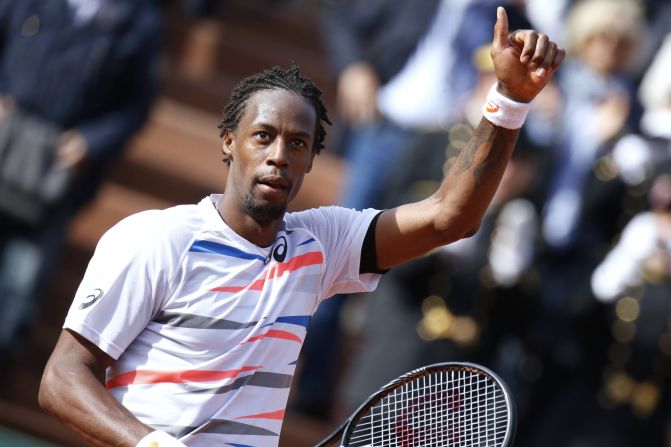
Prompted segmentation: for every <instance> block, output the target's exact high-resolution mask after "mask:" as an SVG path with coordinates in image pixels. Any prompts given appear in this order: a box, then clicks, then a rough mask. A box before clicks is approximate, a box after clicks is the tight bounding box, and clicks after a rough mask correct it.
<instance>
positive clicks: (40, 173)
mask: <svg viewBox="0 0 671 447" xmlns="http://www.w3.org/2000/svg"><path fill="white" fill-rule="evenodd" d="M501 4H502V5H504V6H505V7H506V10H507V12H508V16H509V19H510V22H511V29H517V28H529V27H533V28H535V29H538V30H539V31H541V32H544V33H547V34H549V35H550V37H551V38H552V39H553V40H556V41H557V42H559V43H560V44H561V45H562V46H563V47H565V48H566V49H567V50H568V57H567V60H566V61H565V63H564V64H563V65H562V67H561V69H560V70H559V72H558V73H557V74H556V76H555V79H554V80H553V82H552V84H551V85H549V86H548V88H546V90H545V91H544V92H543V93H542V94H541V95H540V96H539V97H538V98H537V99H536V100H535V101H534V103H533V107H532V110H531V112H530V115H529V117H528V119H527V122H526V124H525V127H524V129H523V132H522V134H521V136H520V140H519V142H518V145H517V148H516V151H515V154H514V156H513V160H512V161H511V162H510V164H509V166H508V169H507V171H506V173H505V175H504V178H503V181H502V183H501V186H500V188H499V190H498V192H497V194H496V196H495V198H494V201H493V203H492V205H491V207H490V209H489V210H488V213H487V215H486V216H485V218H484V219H483V222H482V225H481V228H480V230H479V231H478V233H477V234H476V235H475V236H473V237H472V238H469V239H467V240H463V241H459V242H457V243H455V244H451V245H450V246H447V247H444V248H441V249H439V250H436V251H434V252H432V253H430V254H429V255H427V256H425V257H423V258H421V259H418V260H416V261H414V262H412V263H409V264H407V265H404V266H402V267H399V268H396V269H393V270H392V271H390V272H388V273H387V274H386V275H385V277H384V278H383V280H382V282H381V284H380V286H379V288H378V290H377V291H376V292H375V293H372V294H367V295H352V296H336V297H333V298H331V299H329V300H327V301H325V302H324V303H323V304H322V306H321V307H320V309H319V310H318V312H317V314H316V315H315V316H314V317H313V319H312V322H311V326H310V330H309V332H308V338H307V340H306V343H305V345H304V349H303V352H302V356H301V361H300V362H299V365H298V369H297V374H296V376H295V378H294V384H293V390H292V394H291V397H290V402H289V408H288V413H287V417H286V419H285V422H284V427H283V432H282V433H283V434H282V440H281V445H282V446H294V447H301V446H312V445H314V444H315V443H316V442H317V441H319V440H320V439H322V438H323V437H325V436H326V435H327V434H328V433H330V432H331V431H332V430H333V429H335V428H336V426H338V425H339V424H340V422H341V421H342V420H343V419H344V418H345V417H346V416H347V415H348V414H349V413H351V412H352V411H353V410H354V409H355V408H356V407H357V406H358V405H359V404H360V403H361V402H363V400H365V398H366V397H367V396H368V395H369V394H371V393H372V392H374V391H375V390H376V389H377V388H379V387H380V386H382V385H383V384H384V383H386V382H387V381H389V380H391V379H393V378H394V377H396V376H398V375H399V374H401V373H403V372H405V371H408V370H410V369H413V368H416V367H419V366H421V365H424V364H429V363H435V362H440V361H473V362H477V363H481V364H483V365H485V366H488V367H490V368H492V369H493V370H494V371H496V372H497V373H499V374H500V375H501V376H502V377H503V378H504V379H505V380H506V381H507V382H508V383H509V385H510V386H511V388H512V391H513V394H514V395H515V398H516V401H517V406H518V411H519V425H518V437H517V442H516V445H518V446H539V445H543V446H545V447H547V446H557V447H582V446H585V447H599V446H608V447H618V446H639V445H646V446H671V411H670V410H671V406H670V404H671V381H670V380H669V378H670V376H671V76H670V75H669V73H671V2H670V1H668V0H527V1H524V0H518V1H512V0H511V1H501V0H499V1H493V0H420V1H410V0H164V1H153V0H143V1H141V2H137V1H135V0H22V1H20V2H17V1H15V0H0V447H4V446H49V445H51V446H53V445H57V446H81V445H83V443H82V442H80V441H78V440H77V439H76V438H75V437H74V436H73V435H72V434H70V432H69V431H68V430H67V429H66V428H65V427H64V426H62V425H61V424H60V423H58V422H57V421H56V420H54V419H53V418H51V417H50V416H48V415H46V414H44V413H43V412H41V410H40V409H39V407H38V405H37V389H38V385H39V380H40V376H41V373H42V369H43V367H44V364H45V363H46V360H47V358H48V356H49V354H50V352H51V350H52V348H53V346H54V344H55V342H56V339H57V337H58V334H59V332H60V327H61V324H62V322H63V319H64V317H65V314H66V312H67V310H68V308H69V305H70V302H71V300H72V297H73V295H74V291H75V290H76V287H77V286H78V283H79V281H80V279H81V277H82V275H83V272H84V270H85V268H86V265H87V262H88V260H89V258H90V257H91V254H92V252H93V250H94V248H95V245H96V243H97V241H98V239H99V238H100V236H101V235H102V234H103V233H104V232H105V231H106V230H107V229H108V228H109V227H110V226H112V225H114V224H115V223H116V222H118V221H119V220H120V219H122V218H124V217H126V216H127V215H129V214H132V213H135V212H137V211H140V210H144V209H150V208H165V207H169V206H172V205H174V204H179V203H194V202H197V201H198V200H199V199H200V198H202V197H203V196H204V195H206V194H208V193H211V192H222V190H223V186H224V184H225V178H226V167H225V165H224V163H222V162H221V155H220V141H219V137H218V129H217V124H218V122H219V120H220V112H221V109H222V106H223V104H224V103H225V102H226V100H227V98H228V95H229V93H230V90H231V88H232V87H233V86H234V85H235V84H236V83H237V82H238V81H239V80H241V79H242V78H243V77H245V76H248V75H250V74H252V73H254V72H257V71H260V70H262V69H265V68H268V67H270V66H272V65H280V66H283V67H287V66H289V65H290V64H291V63H293V62H295V63H297V64H298V65H300V66H301V68H302V71H303V72H304V73H305V74H307V75H308V76H310V77H311V78H312V79H313V80H314V81H316V83H317V84H318V85H319V86H320V87H321V88H322V89H323V94H324V99H325V102H326V104H327V107H328V108H329V113H330V116H331V119H332V121H333V122H334V124H333V126H332V127H331V129H330V131H329V136H328V139H327V142H326V147H327V150H326V151H323V152H322V153H321V154H320V155H319V157H318V159H317V161H316V163H315V168H314V169H313V171H312V173H311V174H310V175H308V176H306V180H305V183H304V185H303V189H302V191H301V193H300V194H299V196H298V197H297V198H296V199H295V201H294V202H293V203H292V210H300V209H305V208H309V207H314V206H320V205H329V204H339V205H343V206H348V207H354V208H365V207H376V208H380V209H384V208H389V207H393V206H396V205H398V204H401V203H406V202H408V201H414V200H421V199H423V198H425V197H427V196H429V195H430V194H431V193H433V192H434V191H435V190H436V188H437V187H438V184H439V182H440V180H441V178H442V177H443V175H444V173H445V172H446V171H447V170H448V169H449V168H450V167H451V165H452V163H453V162H454V160H455V158H456V156H457V155H458V153H459V151H460V150H461V149H462V148H463V147H464V146H465V144H466V142H467V141H468V139H469V138H470V136H471V135H472V133H473V129H474V127H475V126H477V123H478V121H479V120H480V117H481V112H480V110H481V106H482V104H483V102H484V98H485V96H486V94H487V91H488V89H489V88H490V87H491V85H492V84H493V82H494V80H495V77H494V75H493V73H492V65H491V60H490V58H489V48H488V43H489V42H490V40H491V32H492V27H493V24H494V20H495V17H496V14H495V10H496V6H498V5H501ZM17 148H21V150H18V149H17ZM26 148H30V150H28V149H26Z"/></svg>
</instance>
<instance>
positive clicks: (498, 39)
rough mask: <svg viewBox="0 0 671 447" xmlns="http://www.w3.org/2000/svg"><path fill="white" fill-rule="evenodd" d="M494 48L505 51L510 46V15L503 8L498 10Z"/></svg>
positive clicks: (500, 7)
mask: <svg viewBox="0 0 671 447" xmlns="http://www.w3.org/2000/svg"><path fill="white" fill-rule="evenodd" d="M492 44H493V46H494V47H495V48H497V49H503V48H505V47H506V46H507V45H508V15H507V14H506V10H505V9H504V8H503V6H499V7H498V8H496V24H494V40H493V42H492Z"/></svg>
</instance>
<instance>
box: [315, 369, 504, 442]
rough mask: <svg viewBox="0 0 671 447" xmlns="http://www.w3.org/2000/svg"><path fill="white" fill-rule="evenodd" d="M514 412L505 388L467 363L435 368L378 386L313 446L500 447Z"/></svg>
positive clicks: (488, 371)
mask: <svg viewBox="0 0 671 447" xmlns="http://www.w3.org/2000/svg"><path fill="white" fill-rule="evenodd" d="M516 420H517V418H516V413H515V405H514V401H513V399H512V397H511V393H510V391H509V389H508V387H507V385H506V384H505V383H504V382H503V381H502V380H501V379H500V378H499V377H498V376H497V375H496V374H495V373H493V372H492V371H490V370H489V369H487V368H485V367H483V366H479V365H475V364H472V363H457V362H449V363H438V364H435V365H430V366H424V367H421V368H418V369H416V370H414V371H410V372H409V373H406V374H404V375H402V376H400V377H398V378H397V379H395V380H393V381H391V382H389V383H388V384H387V385H385V386H383V387H382V388H380V390H378V391H377V392H376V393H375V394H373V395H372V396H371V397H369V398H368V400H367V401H366V402H365V403H364V404H363V405H361V406H360V407H359V408H358V409H357V410H356V411H355V412H354V414H352V416H350V418H349V419H348V420H347V421H345V423H344V424H342V426H340V428H338V429H337V430H336V431H335V432H334V433H333V434H331V435H330V436H329V437H328V438H327V439H325V440H324V441H322V442H321V443H320V444H318V445H317V447H331V446H341V447H345V446H347V447H394V446H398V447H447V446H449V447H474V446H478V447H506V446H511V445H512V442H513V438H514V435H515V424H516Z"/></svg>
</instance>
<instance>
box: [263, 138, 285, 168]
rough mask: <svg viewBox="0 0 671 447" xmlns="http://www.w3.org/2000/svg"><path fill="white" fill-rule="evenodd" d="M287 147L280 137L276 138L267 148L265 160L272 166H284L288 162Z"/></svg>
mask: <svg viewBox="0 0 671 447" xmlns="http://www.w3.org/2000/svg"><path fill="white" fill-rule="evenodd" d="M288 149H289V147H288V145H287V144H286V143H285V142H284V141H283V140H282V139H281V138H277V139H276V140H275V141H274V142H273V144H272V145H271V146H270V147H269V148H268V157H267V158H266V162H267V163H268V164H269V165H273V166H286V165H287V164H288V162H289V160H288V155H289V152H288Z"/></svg>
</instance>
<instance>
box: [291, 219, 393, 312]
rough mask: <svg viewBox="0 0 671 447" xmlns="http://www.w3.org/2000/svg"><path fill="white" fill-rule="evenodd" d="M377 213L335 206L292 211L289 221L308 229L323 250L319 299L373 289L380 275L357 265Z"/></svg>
mask: <svg viewBox="0 0 671 447" xmlns="http://www.w3.org/2000/svg"><path fill="white" fill-rule="evenodd" d="M378 213H380V211H379V210H375V209H365V210H363V211H357V210H353V209H349V208H341V207H336V206H329V207H321V208H317V209H312V210H307V211H302V212H299V213H292V215H291V221H290V222H293V224H300V226H302V227H305V228H307V229H308V230H309V231H310V232H312V233H313V234H314V235H315V236H316V238H317V239H318V240H319V242H320V243H321V245H322V248H323V250H324V274H323V276H322V282H321V290H320V300H323V299H325V298H328V297H330V296H333V295H335V294H337V293H357V292H370V291H373V290H375V288H376V287H377V284H378V282H379V281H380V277H381V274H379V273H360V272H359V265H360V263H361V248H362V246H363V241H364V238H365V236H366V232H367V231H368V227H369V226H370V224H371V222H372V221H373V219H374V218H375V216H376V215H377V214H378Z"/></svg>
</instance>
